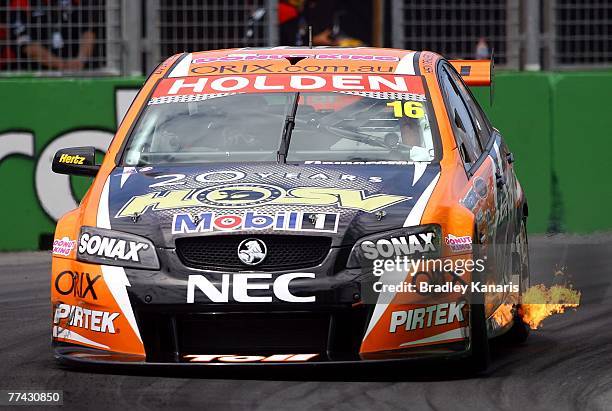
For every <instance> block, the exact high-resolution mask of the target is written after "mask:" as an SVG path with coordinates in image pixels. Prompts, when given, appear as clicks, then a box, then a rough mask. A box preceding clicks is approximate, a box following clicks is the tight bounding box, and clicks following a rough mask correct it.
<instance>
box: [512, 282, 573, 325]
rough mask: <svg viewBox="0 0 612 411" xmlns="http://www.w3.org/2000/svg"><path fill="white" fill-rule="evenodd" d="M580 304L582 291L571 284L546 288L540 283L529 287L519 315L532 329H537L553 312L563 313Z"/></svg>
mask: <svg viewBox="0 0 612 411" xmlns="http://www.w3.org/2000/svg"><path fill="white" fill-rule="evenodd" d="M579 305H580V291H577V290H574V289H573V288H572V287H571V286H569V287H565V286H561V285H553V286H552V287H550V288H546V286H545V285H542V284H539V285H535V286H533V287H529V289H528V290H527V292H526V293H525V295H523V302H522V304H521V306H520V307H519V315H520V316H521V317H522V319H523V321H524V322H525V323H526V324H528V325H529V327H530V328H531V329H532V330H535V329H537V328H538V327H539V326H540V324H541V323H542V321H544V319H546V318H548V317H550V316H551V315H553V314H562V313H564V312H565V309H566V308H577V307H578V306H579Z"/></svg>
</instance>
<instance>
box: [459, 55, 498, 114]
mask: <svg viewBox="0 0 612 411" xmlns="http://www.w3.org/2000/svg"><path fill="white" fill-rule="evenodd" d="M450 63H451V64H452V65H453V67H454V68H455V70H457V73H459V74H460V75H461V78H462V79H463V82H464V83H465V84H467V85H468V86H471V87H487V86H488V87H489V103H490V104H491V105H493V97H494V95H495V82H494V81H493V76H494V69H495V60H494V58H493V53H491V60H451V61H450Z"/></svg>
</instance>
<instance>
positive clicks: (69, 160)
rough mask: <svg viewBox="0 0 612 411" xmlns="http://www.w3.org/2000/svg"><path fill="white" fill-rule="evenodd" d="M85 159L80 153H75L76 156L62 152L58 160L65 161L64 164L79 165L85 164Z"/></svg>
mask: <svg viewBox="0 0 612 411" xmlns="http://www.w3.org/2000/svg"><path fill="white" fill-rule="evenodd" d="M84 161H85V157H83V156H79V155H78V154H75V155H74V156H71V155H69V154H62V155H61V157H60V158H59V160H58V162H60V163H64V164H78V165H83V162H84Z"/></svg>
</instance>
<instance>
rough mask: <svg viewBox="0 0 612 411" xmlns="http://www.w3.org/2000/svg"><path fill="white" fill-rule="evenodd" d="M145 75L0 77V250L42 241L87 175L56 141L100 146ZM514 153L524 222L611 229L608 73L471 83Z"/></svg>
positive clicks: (533, 227)
mask: <svg viewBox="0 0 612 411" xmlns="http://www.w3.org/2000/svg"><path fill="white" fill-rule="evenodd" d="M142 81H143V79H141V78H131V79H117V78H103V79H81V80H64V79H14V80H2V81H0V95H2V97H3V103H2V115H1V116H0V181H2V188H3V190H2V199H3V200H4V201H1V202H0V215H2V217H3V218H2V222H1V223H0V227H2V236H0V250H3V251H4V250H27V249H37V248H39V247H41V246H44V245H47V244H48V243H49V240H50V238H51V235H52V233H53V230H54V225H55V220H56V219H57V218H58V216H59V215H61V214H62V213H63V211H65V210H66V209H70V208H71V207H74V206H76V201H77V200H78V199H79V198H80V197H81V196H82V195H83V193H84V192H85V190H86V188H87V186H88V184H89V183H90V181H91V180H90V179H87V178H82V177H68V176H59V175H54V174H53V173H51V170H50V162H51V158H52V155H53V153H54V151H55V150H56V149H57V148H59V147H66V146H76V145H94V146H97V147H98V148H99V149H100V150H103V149H104V148H105V147H106V146H107V145H108V142H109V141H110V139H111V138H112V135H113V131H114V130H115V129H116V127H117V121H118V120H117V118H118V117H119V116H120V113H121V112H123V111H124V110H125V109H126V108H127V105H129V102H130V101H131V98H132V97H133V95H134V93H135V90H136V89H137V88H138V87H139V86H140V85H141V84H142ZM474 91H475V94H476V96H477V98H478V99H479V100H480V101H481V103H482V105H483V107H484V109H485V111H486V112H487V113H488V115H489V116H490V118H491V119H492V121H493V123H494V124H495V126H496V127H497V128H498V129H499V130H500V131H501V132H502V134H503V136H504V137H505V139H506V141H507V142H508V145H509V146H510V149H511V151H512V152H513V153H514V155H515V159H516V163H515V166H516V170H517V173H518V176H519V178H520V180H521V183H522V185H523V188H524V189H525V192H526V193H527V197H528V200H529V213H530V218H529V230H530V231H531V232H545V231H548V230H567V231H570V232H592V231H597V230H608V229H611V228H612V219H611V218H607V203H608V202H609V201H610V200H612V188H611V186H610V184H609V182H608V174H607V169H608V167H609V165H610V164H611V162H610V161H609V160H608V159H607V156H608V155H609V154H608V153H609V152H610V151H612V150H608V148H612V147H610V145H611V144H612V143H610V141H612V139H610V137H609V130H611V129H612V115H610V114H609V113H608V111H609V107H610V105H609V104H607V100H608V96H610V95H612V93H611V92H612V73H564V74H551V73H500V74H498V75H497V76H496V79H495V103H494V105H493V106H492V107H491V106H490V105H489V91H488V89H486V88H481V89H476V90H474Z"/></svg>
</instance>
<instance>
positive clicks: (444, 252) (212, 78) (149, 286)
mask: <svg viewBox="0 0 612 411" xmlns="http://www.w3.org/2000/svg"><path fill="white" fill-rule="evenodd" d="M491 73H492V64H491V62H490V61H447V60H445V59H444V58H442V57H441V56H439V55H437V54H435V53H431V52H415V51H407V50H393V49H374V48H353V49H350V48H348V49H334V48H314V49H305V48H283V47H275V48H261V49H232V50H220V51H210V52H199V53H184V54H180V55H175V56H173V57H171V58H169V59H168V60H166V61H165V62H163V63H162V64H161V65H160V66H159V67H158V68H157V69H156V70H155V71H154V72H153V73H152V74H151V75H150V77H149V79H148V80H147V81H146V83H145V85H144V87H143V88H142V90H141V91H140V93H139V94H138V96H137V97H136V99H135V101H134V103H133V104H132V106H131V107H130V109H129V111H128V113H127V115H126V117H125V119H124V120H123V122H122V124H121V126H120V127H119V130H118V131H117V134H116V136H115V138H114V140H113V141H112V143H111V145H110V147H109V149H108V152H107V153H106V157H105V159H104V161H103V163H102V164H100V165H99V164H95V160H94V148H91V147H76V148H66V149H62V150H60V151H59V152H58V153H57V154H56V156H55V158H54V161H53V171H54V172H56V173H64V174H76V175H89V176H95V180H94V182H93V185H92V186H91V188H90V189H89V191H88V192H87V194H86V195H85V197H84V199H83V201H82V202H81V205H80V206H79V207H78V208H77V209H75V210H73V211H71V212H69V213H67V214H66V215H65V216H64V217H62V218H61V219H60V220H59V221H58V224H57V229H56V232H55V240H54V245H53V266H52V272H51V303H52V333H53V346H54V349H55V355H56V357H57V358H58V359H60V360H61V361H63V362H66V363H70V364H73V365H78V364H87V365H91V364H103V365H104V364H128V365H131V366H133V365H154V364H155V365H173V366H176V365H183V366H193V365H205V364H234V365H235V364H242V365H244V364H250V365H253V364H258V365H263V364H267V365H281V364H282V365H289V364H294V365H295V364H302V365H304V364H324V363H326V364H336V363H339V362H340V363H342V362H360V363H375V362H384V361H398V360H406V359H414V358H423V357H427V356H442V357H465V358H466V359H468V360H469V361H471V364H472V365H473V366H474V367H475V368H476V369H482V368H484V367H486V364H487V361H488V356H489V351H488V340H489V339H490V338H492V337H495V336H498V335H501V334H504V333H507V332H509V334H510V335H511V336H512V337H513V338H514V339H515V340H522V339H524V338H526V337H527V333H528V331H527V330H528V329H527V327H526V326H525V325H524V324H523V322H522V321H521V320H520V319H519V317H518V316H517V306H518V304H519V302H520V295H521V293H522V292H523V291H524V290H525V289H526V288H527V287H528V283H529V262H528V250H527V237H526V228H525V227H526V218H527V202H526V199H525V196H524V194H523V191H522V189H521V186H520V185H519V182H518V181H517V178H516V176H515V173H514V170H513V165H512V163H513V157H512V154H511V153H510V152H509V151H508V147H507V146H506V144H505V143H504V141H503V139H502V137H501V135H500V133H499V132H498V131H497V130H496V129H495V128H493V126H492V125H491V124H490V122H489V120H488V119H487V117H486V116H485V114H484V113H483V111H482V110H481V108H480V106H479V105H478V103H477V102H476V100H475V99H474V97H473V96H472V94H471V93H470V91H469V89H468V88H467V87H466V84H467V85H480V86H486V85H489V84H490V83H491Z"/></svg>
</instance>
